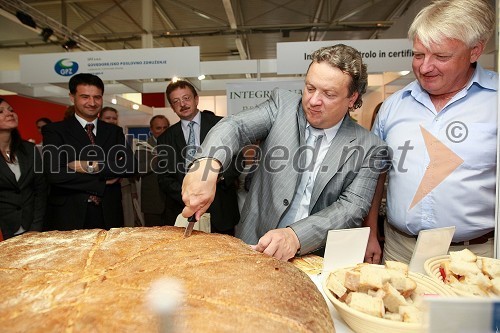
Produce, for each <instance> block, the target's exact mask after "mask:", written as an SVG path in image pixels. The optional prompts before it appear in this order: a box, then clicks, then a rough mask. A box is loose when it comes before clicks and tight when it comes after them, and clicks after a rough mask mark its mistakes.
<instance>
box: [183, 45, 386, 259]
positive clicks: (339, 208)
mask: <svg viewBox="0 0 500 333" xmlns="http://www.w3.org/2000/svg"><path fill="white" fill-rule="evenodd" d="M311 57H312V63H311V64H310V65H309V69H308V71H307V75H306V78H305V88H304V90H303V94H302V97H301V96H300V95H297V94H295V93H292V92H289V91H284V90H279V89H276V90H274V91H273V92H272V94H271V96H270V98H269V99H268V100H267V101H265V102H264V103H262V104H260V105H258V106H257V107H256V108H254V109H252V110H247V111H243V112H240V113H238V114H236V115H234V116H230V117H227V118H226V119H224V120H222V121H220V122H219V123H218V124H217V126H215V127H214V128H213V129H212V131H211V132H210V133H209V134H208V136H207V138H206V139H205V141H204V142H203V145H202V152H201V153H199V154H197V155H196V160H195V162H194V163H193V164H192V165H191V167H190V170H189V172H188V174H187V175H186V177H185V179H184V183H183V200H184V203H185V204H186V207H185V208H184V210H183V215H184V216H186V217H187V216H191V215H192V214H196V216H197V217H198V216H199V215H200V214H202V213H203V212H204V211H205V210H206V209H207V207H208V206H209V205H210V203H211V200H212V198H213V196H214V192H215V183H216V182H217V177H218V173H219V170H224V169H225V168H226V167H227V166H228V163H229V161H230V159H231V156H232V155H234V154H237V153H238V151H239V150H240V149H241V148H242V147H244V146H245V145H248V144H250V143H252V142H256V141H257V140H261V144H260V148H261V150H262V152H261V154H260V156H261V160H260V161H259V167H258V168H257V170H256V174H255V176H254V178H253V180H252V184H251V187H250V191H249V193H248V196H247V199H246V202H245V204H244V206H243V210H242V212H241V220H240V225H239V228H238V229H237V233H236V236H237V237H239V238H241V239H242V240H243V241H245V242H247V243H249V244H256V245H253V248H254V249H255V250H257V251H260V252H264V253H266V254H268V255H271V256H274V257H276V258H278V259H281V260H288V259H290V258H292V257H293V256H295V255H303V254H307V253H310V252H313V251H316V250H320V249H321V248H322V247H324V246H325V244H326V238H327V233H328V230H331V229H344V228H353V227H360V226H361V225H362V222H363V218H364V217H365V216H366V215H367V213H368V211H369V208H370V205H371V201H372V197H373V193H374V190H375V186H376V183H377V178H378V175H379V173H380V172H381V171H382V169H383V168H385V167H387V166H386V165H385V161H386V160H387V156H388V152H387V150H386V146H385V144H384V142H383V141H382V140H380V139H378V138H377V137H375V136H374V135H372V134H371V133H369V132H368V131H367V130H365V129H364V128H362V127H361V126H359V125H357V124H356V123H355V122H354V121H352V120H351V119H350V117H349V110H353V109H356V108H359V107H360V106H361V104H362V99H361V96H362V94H363V93H364V92H365V91H366V86H367V78H368V75H367V72H366V65H364V64H363V62H362V58H361V54H360V53H359V52H358V51H357V50H355V49H354V48H352V47H349V46H346V45H342V44H339V45H335V46H331V47H325V48H321V49H319V50H317V51H315V52H314V53H313V54H312V56H311ZM311 133H312V134H311ZM310 135H313V136H314V138H315V140H316V142H315V143H314V144H311V145H310V147H306V141H307V142H309V141H310V140H309V136H310ZM306 139H307V140H306ZM308 145H309V144H308ZM311 150H312V152H310V151H311ZM308 151H309V152H310V153H311V154H312V161H307V156H308V155H309V153H308ZM310 160H311V158H310ZM374 230H375V232H376V228H375V229H374ZM367 252H369V253H370V255H369V256H370V257H371V258H373V261H375V262H376V261H378V260H379V258H380V255H381V249H380V246H379V244H378V242H377V238H376V234H375V233H370V240H369V245H368V248H367Z"/></svg>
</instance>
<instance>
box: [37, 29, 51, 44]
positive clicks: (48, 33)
mask: <svg viewBox="0 0 500 333" xmlns="http://www.w3.org/2000/svg"><path fill="white" fill-rule="evenodd" d="M53 34H54V30H52V29H51V28H43V29H42V32H41V33H40V36H42V38H43V41H44V42H45V43H47V42H48V41H49V38H50V37H51V36H52V35H53Z"/></svg>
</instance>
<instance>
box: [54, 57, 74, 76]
mask: <svg viewBox="0 0 500 333" xmlns="http://www.w3.org/2000/svg"><path fill="white" fill-rule="evenodd" d="M54 70H55V71H56V73H57V74H59V75H61V76H72V75H74V74H76V73H77V72H78V63H76V62H73V61H72V60H69V59H67V58H64V59H61V60H59V61H58V62H56V65H55V66H54Z"/></svg>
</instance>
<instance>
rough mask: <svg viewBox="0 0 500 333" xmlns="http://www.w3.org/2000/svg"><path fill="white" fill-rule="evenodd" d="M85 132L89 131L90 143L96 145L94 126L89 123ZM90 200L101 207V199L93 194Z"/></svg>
mask: <svg viewBox="0 0 500 333" xmlns="http://www.w3.org/2000/svg"><path fill="white" fill-rule="evenodd" d="M85 130H86V131H87V136H88V137H89V139H90V143H92V144H93V145H95V135H94V124H93V123H88V124H87V125H85ZM89 200H90V201H92V203H94V204H95V205H96V206H99V204H100V203H101V198H99V197H98V196H96V195H92V194H91V195H90V196H89Z"/></svg>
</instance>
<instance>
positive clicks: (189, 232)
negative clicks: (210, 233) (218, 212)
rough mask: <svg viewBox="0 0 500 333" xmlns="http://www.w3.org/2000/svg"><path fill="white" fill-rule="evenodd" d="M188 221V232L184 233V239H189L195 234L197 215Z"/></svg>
mask: <svg viewBox="0 0 500 333" xmlns="http://www.w3.org/2000/svg"><path fill="white" fill-rule="evenodd" d="M187 220H188V225H187V227H186V231H184V238H188V237H189V236H191V233H192V232H193V228H194V224H195V223H196V216H195V214H193V215H191V216H190V217H188V219H187Z"/></svg>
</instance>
